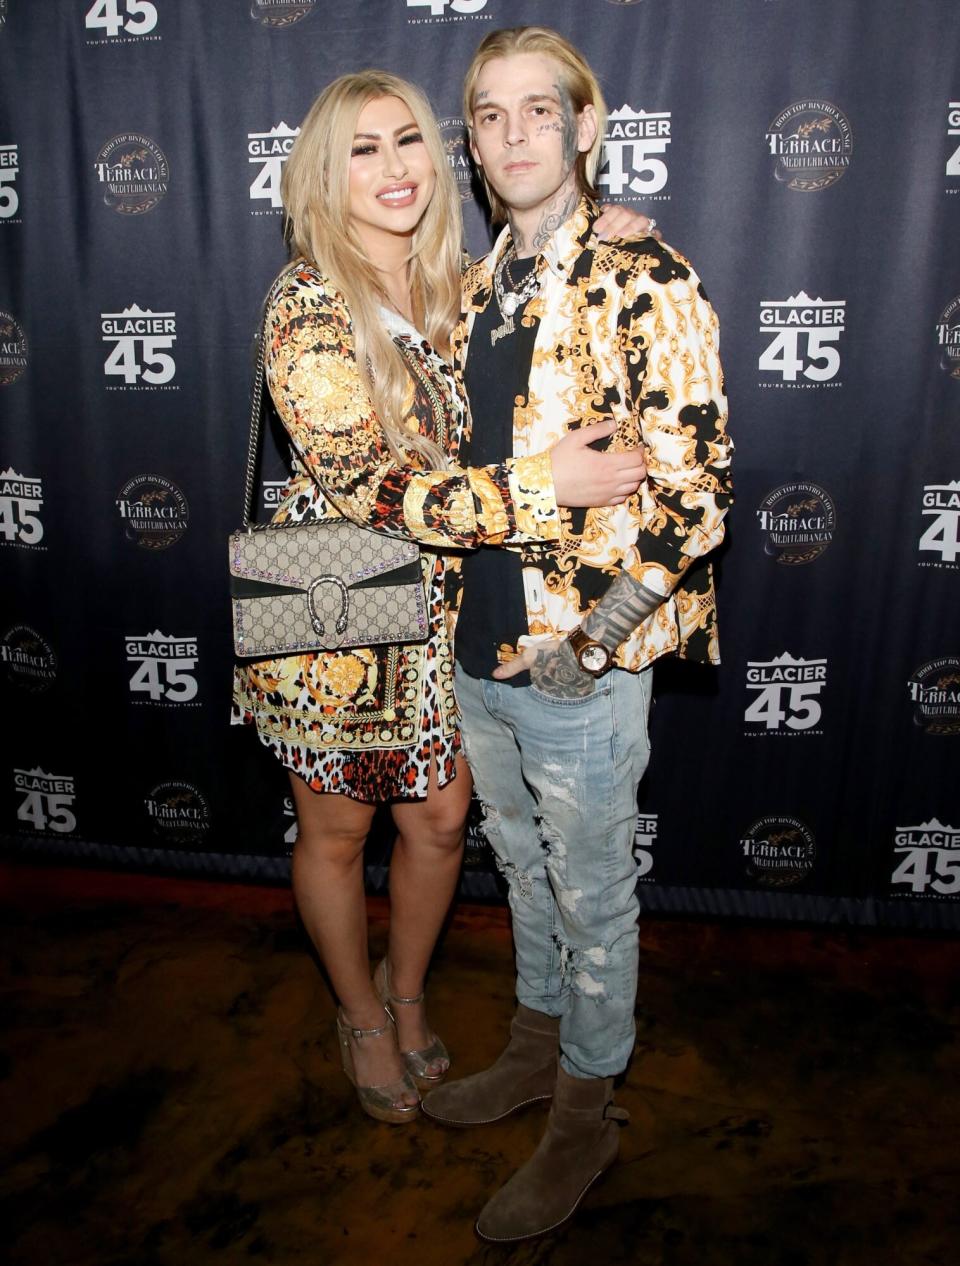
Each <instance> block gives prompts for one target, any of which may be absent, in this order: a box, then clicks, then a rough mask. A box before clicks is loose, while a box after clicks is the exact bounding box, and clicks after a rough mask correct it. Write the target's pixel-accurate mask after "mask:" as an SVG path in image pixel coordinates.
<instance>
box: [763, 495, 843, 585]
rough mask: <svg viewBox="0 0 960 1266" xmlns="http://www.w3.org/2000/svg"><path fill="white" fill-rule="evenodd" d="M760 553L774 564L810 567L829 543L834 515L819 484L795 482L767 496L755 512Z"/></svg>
mask: <svg viewBox="0 0 960 1266" xmlns="http://www.w3.org/2000/svg"><path fill="white" fill-rule="evenodd" d="M757 522H758V524H759V525H760V531H761V532H762V533H763V534H764V542H763V552H764V553H765V554H766V555H767V556H768V557H769V558H772V559H773V560H774V561H775V562H777V563H783V564H784V565H785V566H788V567H796V566H798V565H800V564H803V563H812V562H813V561H814V559H817V558H819V557H820V555H821V554H822V553H823V552H824V550H825V549H826V548H827V546H828V545H829V544H830V543H831V541H832V540H833V534H834V532H835V531H836V527H837V513H836V510H835V509H834V505H833V498H832V497H831V496H830V494H829V492H827V490H826V489H825V488H821V487H820V485H819V484H812V483H808V482H806V481H802V480H798V481H797V482H795V483H789V484H781V485H780V486H779V488H774V489H773V490H772V491H771V492H768V493H767V495H766V496H765V497H764V499H763V501H762V502H761V503H760V506H759V508H758V510H757Z"/></svg>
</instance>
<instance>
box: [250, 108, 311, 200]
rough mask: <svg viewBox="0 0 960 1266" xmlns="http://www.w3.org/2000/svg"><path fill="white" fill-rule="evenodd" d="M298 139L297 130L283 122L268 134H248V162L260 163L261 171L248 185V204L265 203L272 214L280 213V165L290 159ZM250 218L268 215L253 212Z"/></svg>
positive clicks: (281, 167)
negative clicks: (268, 204) (273, 212)
mask: <svg viewBox="0 0 960 1266" xmlns="http://www.w3.org/2000/svg"><path fill="white" fill-rule="evenodd" d="M299 135H300V129H299V128H298V127H288V126H287V124H286V123H284V122H283V121H282V120H281V121H280V122H279V123H278V124H277V126H276V127H274V128H271V129H270V131H269V132H248V133H247V162H248V163H259V165H260V170H259V171H258V172H257V174H256V176H254V178H253V180H252V181H251V183H250V201H251V202H257V201H267V202H269V203H270V209H271V211H275V212H278V213H279V211H280V210H281V208H282V206H283V203H282V201H281V199H280V178H281V176H282V175H283V164H284V163H285V162H286V161H287V159H288V158H289V157H290V151H291V150H292V149H293V142H294V141H295V140H296V139H297V137H298V136H299ZM252 214H253V215H269V214H270V212H266V211H253V212H252Z"/></svg>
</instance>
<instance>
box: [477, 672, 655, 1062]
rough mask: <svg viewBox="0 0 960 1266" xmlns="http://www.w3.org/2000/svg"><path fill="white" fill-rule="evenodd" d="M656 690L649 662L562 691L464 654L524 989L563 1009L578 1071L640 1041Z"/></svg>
mask: <svg viewBox="0 0 960 1266" xmlns="http://www.w3.org/2000/svg"><path fill="white" fill-rule="evenodd" d="M651 688H652V673H651V670H650V669H649V668H648V669H645V670H644V671H643V672H641V673H636V674H634V673H628V672H625V671H624V670H622V669H618V668H614V669H612V670H611V671H610V672H609V673H607V674H606V675H605V676H604V677H601V678H600V679H599V680H598V681H597V686H596V690H595V692H594V693H593V694H592V695H589V696H588V697H587V698H586V699H553V698H551V697H550V696H548V695H545V694H541V693H540V692H539V691H538V690H537V689H536V688H535V687H533V686H520V687H515V686H509V685H507V684H506V683H503V682H498V681H494V680H492V679H484V680H478V679H477V678H475V677H471V676H469V675H468V674H467V673H465V672H464V671H463V669H462V668H461V667H460V666H459V664H458V665H457V670H456V692H457V702H458V703H459V705H460V711H461V714H462V726H463V741H464V747H465V750H466V755H467V760H468V761H469V763H470V768H471V770H472V771H473V778H474V782H475V783H476V787H477V794H478V796H479V797H480V800H481V802H482V804H483V807H484V831H485V833H486V836H487V839H488V840H489V841H490V845H491V847H492V848H493V851H494V853H495V854H496V857H497V863H498V865H499V867H500V869H501V871H502V872H503V874H504V876H505V877H506V880H507V884H508V887H509V901H510V909H511V913H512V915H513V937H514V944H515V946H516V954H517V999H518V1000H519V1001H520V1002H522V1003H523V1005H524V1006H526V1007H530V1008H531V1009H532V1010H534V1011H541V1012H544V1013H545V1014H546V1015H552V1016H559V1017H560V1062H561V1064H562V1065H563V1067H564V1069H565V1070H566V1072H568V1073H569V1074H570V1075H571V1076H573V1077H611V1076H613V1075H615V1074H616V1073H619V1072H622V1071H623V1069H624V1068H625V1067H626V1065H627V1061H628V1060H629V1058H630V1054H631V1052H632V1050H633V1044H634V1040H635V1033H636V1029H635V1024H634V1018H633V1012H634V1005H635V1002H636V994H637V959H638V939H639V938H638V931H637V913H638V910H639V903H638V901H637V895H636V885H637V865H636V861H635V860H634V855H633V844H634V834H635V831H636V822H637V788H638V785H639V783H640V779H641V778H642V777H643V773H644V770H645V769H646V767H647V761H648V759H649V755H650V742H649V738H648V734H647V719H648V715H649V710H650V694H651Z"/></svg>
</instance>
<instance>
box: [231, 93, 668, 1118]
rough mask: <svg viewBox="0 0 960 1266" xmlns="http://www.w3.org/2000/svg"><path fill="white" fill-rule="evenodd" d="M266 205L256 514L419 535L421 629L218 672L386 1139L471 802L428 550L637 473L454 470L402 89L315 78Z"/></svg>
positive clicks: (411, 1071)
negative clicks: (288, 792) (376, 945)
mask: <svg viewBox="0 0 960 1266" xmlns="http://www.w3.org/2000/svg"><path fill="white" fill-rule="evenodd" d="M283 201H284V208H285V213H286V231H287V237H288V241H289V243H290V245H291V253H292V254H293V256H294V260H293V262H292V263H291V264H290V266H289V267H288V268H286V269H285V270H284V272H283V273H282V274H281V275H280V277H279V278H278V279H277V281H276V282H275V284H274V286H273V288H272V293H271V295H270V298H269V300H268V305H267V380H268V384H269V387H270V391H271V394H272V396H273V400H274V403H275V405H276V407H277V410H278V412H279V415H280V417H281V419H282V421H283V423H284V426H285V427H286V429H287V431H288V433H289V436H290V439H291V441H292V449H293V452H294V473H293V476H292V478H291V480H290V482H289V485H288V487H287V490H286V495H285V497H284V500H283V502H282V504H281V505H280V506H279V508H278V510H277V512H276V514H275V516H274V517H275V520H276V521H296V522H305V521H309V520H311V519H313V518H316V517H319V516H321V515H324V516H326V515H331V514H333V515H337V514H340V515H345V516H347V517H348V518H350V519H352V520H354V521H356V522H358V523H363V524H367V525H369V526H371V527H374V528H376V529H378V530H380V531H383V532H386V533H390V534H394V535H399V536H404V537H413V538H415V539H416V540H418V541H420V542H421V543H422V544H423V545H424V546H426V547H427V549H425V550H424V552H423V556H422V558H423V581H424V586H425V590H426V594H427V601H428V607H429V611H430V635H429V638H428V640H427V641H426V643H425V644H423V645H417V646H400V645H397V646H387V647H355V648H351V649H347V650H342V651H333V652H325V653H318V654H308V655H299V656H290V657H287V658H282V659H273V660H267V661H261V662H257V663H253V664H246V665H243V666H240V667H238V668H237V670H236V677H235V687H234V718H233V719H234V721H235V722H237V723H248V724H252V725H254V726H255V727H256V729H257V732H258V734H259V737H260V740H261V742H263V743H264V744H265V745H266V746H267V747H269V748H271V749H272V750H273V751H274V753H275V755H276V756H277V757H278V758H279V759H280V760H281V761H282V763H283V764H284V765H285V766H286V767H287V769H288V770H289V773H290V781H291V785H292V788H293V798H294V803H295V806H296V811H297V824H298V835H297V841H296V845H295V847H294V852H293V887H294V893H295V896H296V900H297V904H298V907H299V910H300V914H301V916H302V918H303V921H304V924H305V926H306V928H307V931H308V933H309V935H310V937H311V939H312V940H313V943H314V945H315V946H316V948H317V951H318V953H319V955H320V957H321V959H322V961H323V964H324V966H325V968H326V970H327V972H328V973H329V977H330V980H331V983H332V985H333V988H334V990H335V992H336V995H337V997H338V1000H339V1003H340V1009H339V1011H338V1017H337V1029H338V1033H339V1041H340V1049H341V1055H342V1059H343V1067H344V1071H345V1072H346V1074H347V1076H348V1077H349V1078H350V1080H351V1081H352V1082H353V1084H354V1085H355V1086H356V1088H357V1092H358V1095H359V1098H360V1103H361V1105H362V1107H363V1108H364V1110H365V1111H366V1112H368V1113H369V1114H370V1115H371V1116H374V1117H376V1118H378V1119H380V1120H385V1121H392V1122H400V1121H406V1120H410V1119H412V1118H413V1117H414V1116H415V1115H416V1113H417V1111H418V1108H419V1093H418V1088H424V1087H429V1086H431V1085H435V1084H436V1083H437V1082H438V1081H439V1080H441V1079H442V1077H443V1076H444V1074H445V1073H446V1071H447V1068H448V1066H449V1058H448V1055H447V1052H446V1050H445V1049H444V1047H443V1044H442V1042H441V1041H440V1040H439V1038H437V1037H436V1036H435V1035H434V1034H433V1033H432V1032H431V1031H430V1029H429V1028H428V1025H427V1020H426V1015H425V1012H424V1008H423V982H424V976H425V973H426V969H427V965H428V963H429V960H430V955H431V953H432V951H433V947H434V944H435V942H436V938H437V934H438V932H439V930H440V926H441V924H442V921H443V918H444V916H445V914H446V911H447V909H448V907H449V904H450V901H451V898H452V895H453V891H454V888H455V885H456V882H457V876H458V873H459V867H460V861H461V854H462V846H463V828H464V821H465V818H466V813H467V808H468V804H469V798H470V777H469V772H468V770H467V767H466V764H465V762H464V760H463V757H462V755H461V753H460V737H459V732H458V728H457V714H456V706H455V703H454V698H453V689H452V662H451V653H450V644H449V640H448V632H447V627H446V622H445V613H446V614H447V615H451V614H452V612H453V608H454V606H455V597H454V596H453V595H454V589H455V576H454V575H453V574H452V572H453V570H454V569H453V568H452V567H451V565H450V562H449V560H448V559H446V558H445V557H444V555H443V553H442V552H441V551H443V550H445V549H446V550H448V551H449V550H450V549H451V547H459V548H464V547H475V546H478V545H497V544H501V543H505V542H516V541H521V540H550V539H555V538H556V537H557V536H558V534H559V530H560V529H559V513H558V505H566V506H583V505H605V504H610V503H616V502H619V501H622V500H623V499H624V498H625V497H627V496H629V495H631V494H632V493H633V491H634V490H635V489H636V487H637V484H638V482H639V480H640V479H641V478H642V477H643V473H644V472H643V466H642V459H638V457H637V455H636V454H635V453H633V454H630V453H620V454H607V455H601V454H599V453H597V452H595V451H594V450H592V449H590V448H589V447H587V439H588V438H589V439H591V440H592V439H595V438H598V437H600V436H601V435H609V434H610V433H611V430H612V428H606V429H603V430H596V429H591V431H590V435H589V437H588V436H587V435H586V434H585V433H584V432H581V433H577V434H571V435H569V436H567V437H566V438H565V439H564V440H562V441H561V442H560V443H559V444H557V445H555V446H554V447H553V448H552V449H551V450H550V451H549V452H547V453H540V454H536V455H535V456H531V457H523V458H517V459H513V460H510V461H507V462H504V463H502V464H500V465H497V466H489V467H485V468H477V469H465V468H463V467H460V466H458V465H457V464H456V459H457V453H458V450H459V447H460V444H461V442H462V441H463V440H464V439H465V438H467V437H468V433H469V426H470V423H469V419H468V417H467V415H466V412H465V410H464V407H463V402H462V399H461V397H460V395H459V393H458V390H457V385H456V383H455V382H454V378H453V373H452V370H451V368H450V365H449V363H448V360H447V357H448V355H449V336H450V332H451V330H452V328H453V325H454V322H455V320H456V318H457V315H458V312H459V308H460V271H461V242H460V211H459V201H458V196H457V193H456V189H455V186H454V182H453V178H452V175H451V172H450V169H449V166H448V164H447V162H446V160H445V155H444V151H443V146H442V142H441V139H440V135H439V132H438V130H437V127H436V124H435V122H434V119H433V116H432V114H431V112H430V108H429V106H428V104H427V102H426V99H425V97H424V96H423V94H422V93H421V92H420V91H419V90H418V89H417V88H415V87H414V86H413V85H411V84H409V83H406V82H404V81H403V80H401V79H398V78H396V77H395V76H393V75H390V74H386V73H384V72H380V71H373V70H371V71H364V72H361V73H359V74H352V75H345V76H342V77H341V78H339V79H337V80H336V81H335V82H334V83H332V84H331V85H330V86H329V87H328V88H327V89H326V90H325V91H324V92H323V93H322V94H321V95H320V97H319V98H318V99H317V100H316V102H315V103H314V105H313V107H312V108H311V110H310V112H309V114H308V115H307V118H306V119H305V121H304V123H303V126H302V128H301V131H300V135H299V137H298V139H297V142H296V144H295V145H294V148H293V152H292V153H291V155H290V158H289V160H288V162H287V165H286V169H285V172H284V178H283ZM476 421H477V424H478V425H482V421H483V420H482V419H477V420H476ZM384 802H388V803H389V804H390V810H391V813H392V816H393V820H394V823H395V825H396V828H397V840H396V844H395V847H394V850H393V855H392V859H391V866H390V894H391V924H390V933H389V948H388V953H387V957H386V958H385V959H384V961H383V962H382V963H381V964H380V966H379V967H378V969H377V973H376V975H375V978H374V980H373V981H371V979H370V966H369V957H368V950H367V925H366V907H365V901H364V888H363V846H364V841H365V839H366V837H367V834H368V831H369V828H370V824H371V821H372V818H373V814H374V811H375V808H376V806H377V805H378V804H381V803H384Z"/></svg>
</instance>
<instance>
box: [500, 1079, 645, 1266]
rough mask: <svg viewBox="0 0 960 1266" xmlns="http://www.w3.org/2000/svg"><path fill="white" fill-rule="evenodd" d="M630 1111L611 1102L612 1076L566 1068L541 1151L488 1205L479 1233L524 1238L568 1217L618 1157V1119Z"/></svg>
mask: <svg viewBox="0 0 960 1266" xmlns="http://www.w3.org/2000/svg"><path fill="white" fill-rule="evenodd" d="M627 1120H629V1115H628V1113H626V1112H625V1111H624V1110H623V1109H622V1108H616V1107H614V1105H613V1078H612V1077H591V1078H589V1079H583V1078H579V1077H571V1076H570V1075H569V1073H566V1072H564V1070H563V1069H562V1068H560V1069H559V1070H558V1073H557V1086H556V1091H555V1093H554V1096H553V1103H552V1104H551V1105H550V1115H549V1117H548V1118H547V1130H546V1133H545V1134H544V1136H543V1138H542V1139H541V1140H540V1142H539V1144H538V1146H537V1150H536V1151H535V1152H534V1153H533V1155H532V1156H531V1157H530V1159H529V1160H528V1161H527V1162H526V1164H525V1165H522V1166H521V1167H520V1168H519V1169H518V1170H517V1172H516V1173H515V1174H514V1175H513V1177H512V1178H511V1179H509V1180H508V1181H507V1182H506V1183H505V1184H504V1186H502V1187H501V1188H500V1190H499V1191H498V1192H497V1193H496V1195H495V1196H493V1197H492V1198H491V1199H490V1200H489V1201H488V1202H487V1204H486V1205H485V1206H484V1209H483V1212H482V1213H481V1214H480V1217H479V1218H478V1219H477V1234H478V1235H480V1236H482V1238H483V1239H485V1240H493V1241H494V1242H496V1243H504V1242H508V1241H511V1240H526V1239H529V1238H530V1237H531V1236H534V1235H543V1234H544V1233H545V1232H546V1231H552V1230H553V1229H554V1228H555V1227H558V1226H559V1225H560V1224H561V1222H565V1221H566V1220H567V1218H569V1217H570V1215H571V1213H573V1211H574V1210H575V1209H576V1207H577V1205H578V1204H579V1203H580V1201H581V1200H582V1199H583V1197H584V1195H585V1194H586V1191H587V1188H588V1187H589V1186H590V1184H591V1183H593V1182H595V1181H596V1179H597V1178H599V1177H600V1175H601V1174H602V1173H603V1171H604V1170H605V1169H608V1168H609V1167H610V1166H611V1165H612V1164H613V1162H614V1161H615V1160H616V1159H617V1152H618V1150H619V1147H620V1129H619V1127H618V1126H617V1124H616V1122H617V1121H627Z"/></svg>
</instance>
